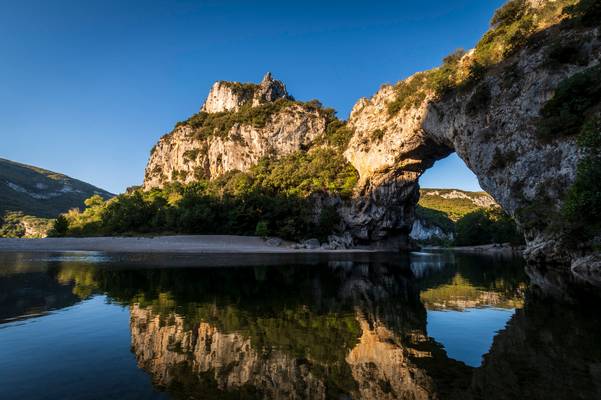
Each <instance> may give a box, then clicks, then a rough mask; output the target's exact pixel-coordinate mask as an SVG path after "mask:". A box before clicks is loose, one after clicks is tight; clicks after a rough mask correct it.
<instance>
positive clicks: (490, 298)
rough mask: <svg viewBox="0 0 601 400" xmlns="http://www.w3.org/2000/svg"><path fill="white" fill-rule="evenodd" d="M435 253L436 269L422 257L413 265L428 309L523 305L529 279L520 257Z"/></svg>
mask: <svg viewBox="0 0 601 400" xmlns="http://www.w3.org/2000/svg"><path fill="white" fill-rule="evenodd" d="M435 257H436V262H435V263H433V265H434V266H436V268H434V269H433V270H432V267H428V263H427V261H426V262H425V261H423V257H422V259H418V260H416V261H414V262H412V269H413V270H418V273H417V275H418V277H419V278H418V285H419V287H420V289H421V290H422V293H421V300H422V301H423V302H424V304H425V305H426V307H427V308H428V309H446V308H451V309H458V310H462V309H465V308H469V307H482V306H495V307H499V308H519V307H522V305H523V296H524V291H525V289H526V287H527V284H526V281H527V279H526V274H525V273H524V266H523V264H522V262H521V261H520V260H519V259H515V258H495V257H482V256H475V255H469V256H465V255H461V254H451V255H448V256H447V257H446V258H445V257H444V256H440V255H437V256H435Z"/></svg>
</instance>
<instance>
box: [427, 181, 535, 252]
mask: <svg viewBox="0 0 601 400" xmlns="http://www.w3.org/2000/svg"><path fill="white" fill-rule="evenodd" d="M416 217H417V218H419V219H420V220H422V221H423V222H424V223H425V224H426V225H433V226H437V227H439V228H440V229H442V231H443V232H445V233H452V234H454V237H455V239H454V240H453V242H452V243H445V244H453V245H456V246H474V245H481V244H489V243H506V242H509V243H514V244H519V243H522V242H523V236H522V234H521V233H519V232H518V230H517V227H516V225H515V222H514V221H513V220H512V219H511V218H510V217H509V216H508V215H507V214H505V212H503V210H501V208H500V207H499V206H498V205H497V204H496V203H495V202H494V200H493V199H492V197H490V196H489V195H488V194H487V193H485V192H467V191H463V190H457V189H421V190H420V199H419V202H418V206H417V209H416ZM431 241H433V242H434V243H437V244H438V242H439V240H438V239H435V240H431Z"/></svg>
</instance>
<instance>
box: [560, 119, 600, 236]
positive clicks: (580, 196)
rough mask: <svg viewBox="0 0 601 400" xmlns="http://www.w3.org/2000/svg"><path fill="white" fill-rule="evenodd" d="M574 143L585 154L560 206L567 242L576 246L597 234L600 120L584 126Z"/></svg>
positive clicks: (598, 225)
mask: <svg viewBox="0 0 601 400" xmlns="http://www.w3.org/2000/svg"><path fill="white" fill-rule="evenodd" d="M578 143H579V145H580V146H581V147H582V148H583V149H584V151H585V152H586V155H585V157H584V158H583V159H582V161H580V163H579V164H578V169H577V173H576V180H575V181H574V184H573V185H572V186H571V187H570V189H569V190H568V193H567V195H566V198H565V201H564V204H563V207H562V213H563V216H564V217H565V219H566V221H567V223H568V232H569V235H570V236H571V238H570V239H571V240H572V241H574V242H576V243H578V242H581V241H583V240H588V239H591V238H593V237H595V236H596V235H598V234H599V233H601V117H599V116H596V117H594V118H591V119H589V120H588V121H587V122H586V123H584V125H583V127H582V130H581V133H580V135H579V138H578Z"/></svg>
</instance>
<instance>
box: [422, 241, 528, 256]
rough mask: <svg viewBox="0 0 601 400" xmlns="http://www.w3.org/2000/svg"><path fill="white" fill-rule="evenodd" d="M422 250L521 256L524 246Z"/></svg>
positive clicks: (508, 245)
mask: <svg viewBox="0 0 601 400" xmlns="http://www.w3.org/2000/svg"><path fill="white" fill-rule="evenodd" d="M422 250H447V251H455V252H459V253H470V254H488V255H508V256H509V255H522V253H523V251H524V246H512V245H511V244H509V243H496V244H483V245H478V246H456V247H443V246H424V247H422Z"/></svg>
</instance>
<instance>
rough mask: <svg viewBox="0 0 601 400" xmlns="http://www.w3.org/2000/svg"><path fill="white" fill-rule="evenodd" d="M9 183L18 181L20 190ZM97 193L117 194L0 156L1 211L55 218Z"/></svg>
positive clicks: (107, 195) (107, 196)
mask: <svg viewBox="0 0 601 400" xmlns="http://www.w3.org/2000/svg"><path fill="white" fill-rule="evenodd" d="M9 184H12V185H18V187H16V188H17V190H15V189H14V188H11V186H9ZM95 193H98V194H100V195H101V196H102V197H104V198H109V197H112V196H113V195H112V194H111V193H109V192H107V191H105V190H102V189H99V188H97V187H95V186H92V185H90V184H88V183H85V182H82V181H79V180H77V179H73V178H70V177H68V176H65V175H62V174H59V173H56V172H52V171H47V170H44V169H41V168H37V167H33V166H30V165H25V164H19V163H16V162H13V161H9V160H6V159H3V158H0V215H3V214H5V213H6V212H7V211H20V212H22V213H23V214H26V215H32V216H36V217H45V218H54V217H56V216H57V215H58V214H60V213H63V212H66V211H68V210H69V209H71V208H74V207H80V208H83V207H84V204H83V202H84V200H85V199H87V198H88V197H90V196H92V195H93V194H95ZM36 196H43V197H49V196H51V197H49V198H36Z"/></svg>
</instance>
